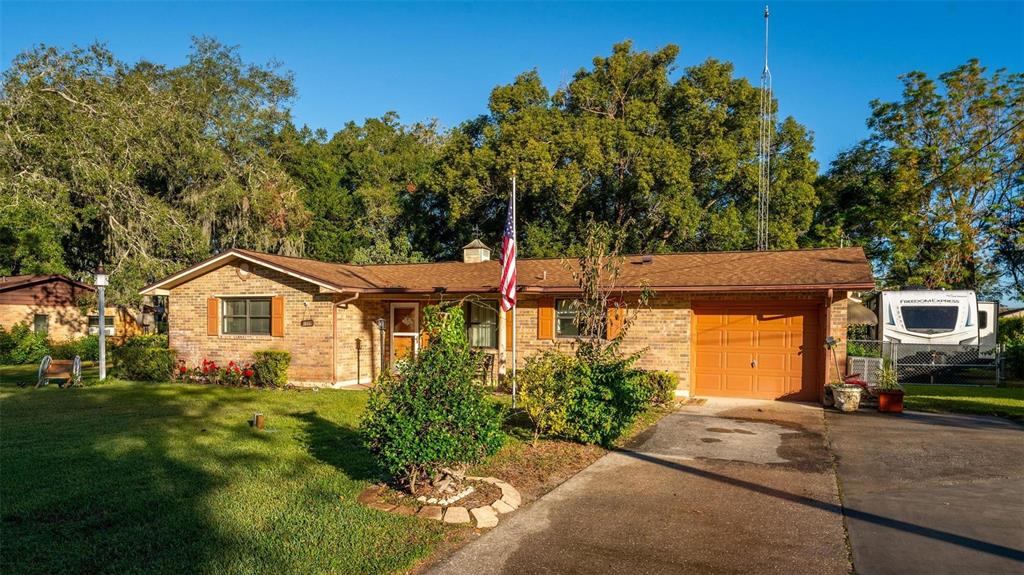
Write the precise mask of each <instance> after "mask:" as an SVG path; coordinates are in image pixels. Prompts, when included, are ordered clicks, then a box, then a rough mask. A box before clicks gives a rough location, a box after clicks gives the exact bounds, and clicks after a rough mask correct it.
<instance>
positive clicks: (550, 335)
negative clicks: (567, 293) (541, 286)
mask: <svg viewBox="0 0 1024 575" xmlns="http://www.w3.org/2000/svg"><path fill="white" fill-rule="evenodd" d="M537 339H555V298H551V297H542V298H540V300H539V301H538V302H537Z"/></svg>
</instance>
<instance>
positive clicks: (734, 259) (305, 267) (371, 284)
mask: <svg viewBox="0 0 1024 575" xmlns="http://www.w3.org/2000/svg"><path fill="white" fill-rule="evenodd" d="M231 253H234V254H237V255H239V256H242V257H245V259H249V260H253V261H257V262H263V263H265V264H267V265H270V266H275V267H278V268H280V269H282V270H285V271H288V272H290V273H294V274H296V275H298V276H302V277H306V278H308V279H313V280H316V281H317V282H321V283H323V284H325V285H328V286H330V287H332V288H335V289H338V290H345V291H358V292H366V293H389V292H396V293H403V292H404V293H423V292H433V291H439V290H444V291H448V292H488V291H497V285H498V278H499V277H500V266H501V264H500V263H499V262H497V261H487V262H480V263H463V262H440V263H423V264H381V265H351V264H334V263H327V262H321V261H317V260H310V259H304V258H295V257H288V256H279V255H273V254H265V253H261V252H254V251H249V250H242V249H234V250H231V251H230V252H228V253H227V254H221V256H223V255H228V254H231ZM221 256H217V257H216V258H213V259H212V260H208V262H204V263H201V264H198V265H197V266H194V267H193V268H190V270H195V271H199V270H198V269H197V268H201V267H202V266H203V265H206V263H210V262H213V261H221V260H222V259H223V258H221ZM575 265H576V261H575V260H573V259H569V260H563V259H560V258H551V259H521V260H519V270H518V271H519V274H518V278H519V285H520V289H521V290H522V291H526V292H531V291H538V292H542V291H552V292H557V291H573V290H575V289H576V282H575V281H573V279H572V272H571V271H570V270H571V268H574V267H575ZM186 271H189V270H186ZM189 277H191V276H190V275H188V274H185V272H179V273H178V274H175V275H174V276H171V277H170V278H168V279H167V280H163V281H161V282H157V283H156V284H153V285H151V286H149V287H147V288H146V289H144V290H143V292H145V291H147V290H149V289H152V288H156V287H173V285H176V283H174V282H171V281H170V280H175V278H181V280H180V281H187V279H188V278H189ZM168 282H170V283H171V284H173V285H167V286H164V285H162V284H166V283H168ZM179 283H180V282H179ZM616 283H617V285H618V287H621V288H623V289H630V288H632V289H636V288H638V287H640V285H642V284H644V283H646V284H647V285H649V286H650V287H651V288H653V289H654V290H656V291H730V290H731V291H737V290H748V291H751V290H785V289H828V288H835V289H870V288H872V287H874V279H873V278H872V275H871V265H870V264H869V263H868V261H867V258H866V257H865V256H864V251H863V250H862V249H861V248H856V247H854V248H828V249H812V250H786V251H765V252H700V253H680V254H655V255H653V256H625V257H624V261H623V264H622V273H621V275H620V277H619V279H618V281H617V282H616Z"/></svg>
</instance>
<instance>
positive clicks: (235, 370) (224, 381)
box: [177, 359, 255, 387]
mask: <svg viewBox="0 0 1024 575" xmlns="http://www.w3.org/2000/svg"><path fill="white" fill-rule="evenodd" d="M177 375H178V380H180V381H185V382H188V383H199V384H205V385H226V386H230V387H252V386H253V384H254V383H255V382H254V377H253V376H254V375H255V371H254V370H253V367H252V365H251V364H248V363H246V364H242V363H236V362H234V361H229V362H228V364H227V365H226V366H220V365H217V362H215V361H213V360H210V359H203V362H202V363H201V364H199V365H198V366H196V367H193V368H189V367H188V366H186V365H185V363H184V362H181V363H179V364H178V373H177Z"/></svg>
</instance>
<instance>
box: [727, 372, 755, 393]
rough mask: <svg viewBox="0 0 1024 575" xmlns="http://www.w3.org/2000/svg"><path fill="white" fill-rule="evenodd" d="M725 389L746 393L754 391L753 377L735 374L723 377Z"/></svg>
mask: <svg viewBox="0 0 1024 575" xmlns="http://www.w3.org/2000/svg"><path fill="white" fill-rule="evenodd" d="M725 389H726V390H728V391H734V392H735V391H741V392H748V391H753V389H754V376H753V375H743V374H735V373H727V374H726V375H725Z"/></svg>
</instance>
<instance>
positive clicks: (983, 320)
mask: <svg viewBox="0 0 1024 575" xmlns="http://www.w3.org/2000/svg"><path fill="white" fill-rule="evenodd" d="M986 328H988V312H987V311H979V312H978V329H986Z"/></svg>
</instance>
